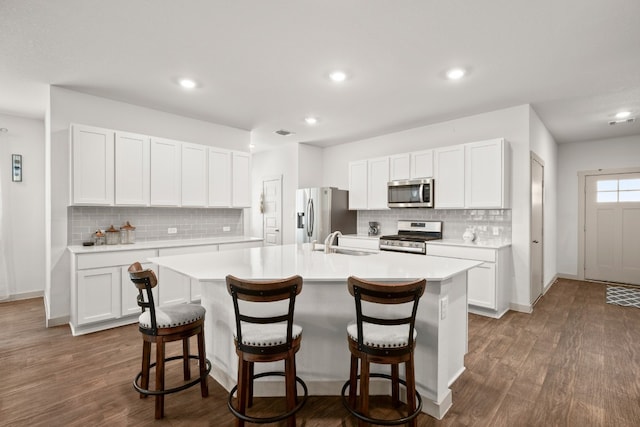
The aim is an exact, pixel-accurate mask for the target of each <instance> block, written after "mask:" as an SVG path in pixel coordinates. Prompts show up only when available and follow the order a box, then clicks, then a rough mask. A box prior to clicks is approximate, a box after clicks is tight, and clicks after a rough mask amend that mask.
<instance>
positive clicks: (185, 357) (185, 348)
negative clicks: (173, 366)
mask: <svg viewBox="0 0 640 427" xmlns="http://www.w3.org/2000/svg"><path fill="white" fill-rule="evenodd" d="M182 371H183V375H184V380H185V381H188V380H190V379H191V367H190V366H189V337H186V338H183V339H182Z"/></svg>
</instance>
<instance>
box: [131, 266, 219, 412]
mask: <svg viewBox="0 0 640 427" xmlns="http://www.w3.org/2000/svg"><path fill="white" fill-rule="evenodd" d="M129 277H130V278H131V281H132V282H133V283H134V284H135V285H136V287H137V288H138V298H137V299H138V305H139V306H140V307H142V314H141V315H140V317H139V319H138V323H139V327H138V329H139V330H140V332H142V340H143V342H142V371H140V373H138V375H137V376H136V378H135V379H134V380H133V387H134V388H135V389H136V390H137V391H138V392H139V393H140V398H145V397H147V396H149V395H151V396H155V397H156V412H155V417H156V419H160V418H162V417H164V396H165V394H170V393H175V392H178V391H181V390H185V389H187V388H189V387H192V386H194V385H196V384H198V383H200V393H201V395H202V397H207V396H208V395H209V388H208V385H207V377H208V375H209V371H211V363H210V362H209V360H207V359H206V357H205V347H204V315H205V309H204V307H202V306H200V305H196V304H177V305H171V306H167V307H162V308H158V307H156V306H155V305H154V301H153V293H152V291H151V289H153V288H154V287H155V286H156V285H157V284H158V279H157V278H156V275H155V273H154V272H153V270H150V269H149V270H145V269H143V268H142V266H141V265H140V263H139V262H136V263H133V264H131V266H130V267H129ZM143 291H144V292H143ZM194 335H197V336H198V355H197V356H195V355H190V354H189V338H190V337H192V336H194ZM178 340H182V355H180V356H173V357H168V358H167V357H166V356H165V343H167V342H170V341H178ZM152 343H155V345H156V362H155V363H150V361H151V360H150V359H151V344H152ZM178 359H182V366H183V378H184V381H185V383H184V384H182V385H180V386H177V387H173V388H169V389H165V384H164V377H165V375H164V374H165V372H164V371H165V364H166V362H169V361H172V360H178ZM189 359H197V360H198V365H199V368H200V375H199V376H198V378H195V379H193V380H191V369H190V367H189ZM154 366H155V369H156V389H155V390H149V372H150V370H151V368H153V367H154ZM187 381H188V382H187ZM139 382H140V383H139Z"/></svg>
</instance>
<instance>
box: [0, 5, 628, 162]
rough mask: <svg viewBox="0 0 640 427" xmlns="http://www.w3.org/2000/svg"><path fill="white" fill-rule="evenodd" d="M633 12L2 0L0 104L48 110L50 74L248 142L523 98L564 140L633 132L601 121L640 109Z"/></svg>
mask: <svg viewBox="0 0 640 427" xmlns="http://www.w3.org/2000/svg"><path fill="white" fill-rule="evenodd" d="M638 17H640V1H638V0H607V1H605V0H536V1H531V0H478V1H471V0H397V1H390V0H322V1H307V0H224V1H222V0H215V1H214V0H199V1H198V0H190V1H175V0H109V1H104V0H56V1H51V0H39V1H38V0H1V1H0V19H1V21H0V113H5V114H11V115H18V116H26V117H36V118H43V117H44V114H45V110H46V103H47V86H48V85H49V84H53V85H58V86H62V87H66V88H69V89H72V90H77V91H80V92H86V93H90V94H95V95H98V96H102V97H107V98H112V99H117V100H122V101H125V102H129V103H133V104H138V105H142V106H146V107H150V108H155V109H158V110H163V111H167V112H172V113H175V114H179V115H184V116H189V117H193V118H198V119H202V120H206V121H210V122H214V123H219V124H223V125H228V126H233V127H238V128H242V129H247V130H251V131H253V140H254V142H255V143H256V149H258V150H260V149H265V148H269V147H273V146H277V145H282V144H284V143H287V142H307V143H311V144H316V145H320V146H328V145H332V144H338V143H343V142H347V141H352V140H357V139H362V138H366V137H370V136H375V135H380V134H384V133H389V132H394V131H398V130H401V129H407V128H411V127H415V126H421V125H426V124H430V123H437V122H442V121H445V120H449V119H455V118H459V117H464V116H468V115H472V114H477V113H481V112H486V111H492V110H496V109H500V108H505V107H510V106H515V105H521V104H525V103H530V104H532V106H533V108H534V109H535V110H536V111H537V113H538V114H539V116H540V118H541V119H542V121H543V122H544V123H545V124H546V125H547V127H548V128H549V130H550V131H551V133H552V134H553V135H554V137H555V139H556V140H557V142H559V143H562V142H573V141H584V140H593V139H603V138H609V137H617V136H624V135H631V134H640V117H639V120H638V121H636V122H635V123H633V124H621V125H615V126H609V125H608V124H607V122H608V121H609V120H612V119H613V116H614V114H615V113H616V112H617V111H620V110H630V111H631V112H632V113H633V115H634V116H636V115H638V116H640V24H639V21H638ZM452 66H463V67H466V68H467V69H468V70H469V74H468V77H466V78H465V79H463V80H462V81H458V82H452V81H447V80H446V79H445V78H444V72H445V71H446V70H447V69H448V68H449V67H452ZM336 68H341V69H344V70H346V71H347V72H348V73H349V74H350V78H349V79H348V80H347V81H346V82H344V83H343V84H340V85H337V84H335V83H332V82H330V81H329V79H328V77H327V75H328V73H329V72H330V71H331V70H333V69H336ZM182 76H190V77H192V78H194V79H196V80H197V81H198V82H199V83H200V87H199V88H198V89H195V90H192V91H185V90H184V89H182V88H180V87H179V86H178V85H176V84H175V82H176V80H177V79H178V78H179V77H182ZM309 114H313V115H316V116H318V117H319V119H320V122H319V123H318V124H317V125H315V126H312V127H311V126H308V125H306V124H305V123H304V117H305V116H306V115H309ZM0 127H2V126H1V123H0ZM278 129H287V130H290V131H293V132H295V135H290V136H287V137H282V136H279V135H276V134H274V133H273V132H274V131H275V130H278Z"/></svg>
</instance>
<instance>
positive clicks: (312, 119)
mask: <svg viewBox="0 0 640 427" xmlns="http://www.w3.org/2000/svg"><path fill="white" fill-rule="evenodd" d="M304 121H305V122H306V123H307V124H308V125H315V124H316V123H318V119H317V118H315V117H313V116H308V117H305V118H304Z"/></svg>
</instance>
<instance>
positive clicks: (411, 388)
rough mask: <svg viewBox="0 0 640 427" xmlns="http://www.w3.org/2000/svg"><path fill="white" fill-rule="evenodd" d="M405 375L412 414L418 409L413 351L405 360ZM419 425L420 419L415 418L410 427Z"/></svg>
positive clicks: (408, 402)
mask: <svg viewBox="0 0 640 427" xmlns="http://www.w3.org/2000/svg"><path fill="white" fill-rule="evenodd" d="M405 371H406V372H405V376H406V382H407V407H408V410H409V412H408V413H409V414H412V413H413V412H415V410H416V377H415V370H414V366H413V352H411V355H410V357H409V360H407V361H406V362H405ZM417 425H418V419H417V418H414V419H412V420H411V422H410V423H409V426H410V427H416V426H417Z"/></svg>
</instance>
